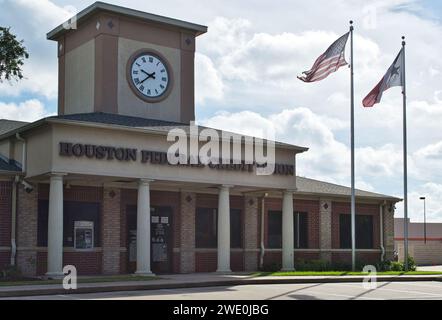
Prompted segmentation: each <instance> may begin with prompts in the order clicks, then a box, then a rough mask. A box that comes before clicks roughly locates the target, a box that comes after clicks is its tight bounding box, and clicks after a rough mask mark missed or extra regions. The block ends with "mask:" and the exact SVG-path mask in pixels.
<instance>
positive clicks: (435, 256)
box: [394, 218, 442, 265]
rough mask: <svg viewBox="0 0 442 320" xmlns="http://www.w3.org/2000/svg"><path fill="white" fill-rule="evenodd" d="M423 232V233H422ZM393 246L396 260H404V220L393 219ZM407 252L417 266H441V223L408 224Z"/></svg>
mask: <svg viewBox="0 0 442 320" xmlns="http://www.w3.org/2000/svg"><path fill="white" fill-rule="evenodd" d="M424 230H425V231H424ZM394 246H395V250H396V252H397V255H398V259H399V260H400V261H403V259H404V218H395V219H394ZM408 252H409V255H410V256H412V257H413V258H414V260H415V261H416V264H418V265H441V264H442V223H435V222H430V223H428V222H427V223H426V224H425V225H424V223H422V222H410V219H408Z"/></svg>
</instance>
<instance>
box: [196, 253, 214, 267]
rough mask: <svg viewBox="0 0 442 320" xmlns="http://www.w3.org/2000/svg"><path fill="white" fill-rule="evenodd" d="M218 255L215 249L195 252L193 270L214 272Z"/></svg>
mask: <svg viewBox="0 0 442 320" xmlns="http://www.w3.org/2000/svg"><path fill="white" fill-rule="evenodd" d="M217 260H218V255H217V252H216V251H211V252H196V253H195V271H196V272H215V271H216V268H217Z"/></svg>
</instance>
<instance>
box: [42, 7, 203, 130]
mask: <svg viewBox="0 0 442 320" xmlns="http://www.w3.org/2000/svg"><path fill="white" fill-rule="evenodd" d="M205 32H207V27H205V26H201V25H197V24H193V23H189V22H185V21H180V20H176V19H171V18H167V17H162V16H158V15H153V14H149V13H145V12H141V11H136V10H131V9H127V8H123V7H119V6H114V5H110V4H106V3H102V2H96V3H94V4H93V5H91V6H90V7H88V8H86V9H85V10H83V11H81V12H80V13H79V14H77V16H76V17H74V18H73V19H71V20H70V21H69V22H66V23H64V24H63V25H60V26H59V27H57V28H55V29H54V30H53V31H51V32H49V33H48V35H47V37H48V39H49V40H53V41H56V42H57V44H58V66H59V83H58V86H59V100H58V113H59V115H65V114H75V113H91V112H105V113H114V114H120V115H128V116H135V117H143V118H150V119H157V120H166V121H174V122H181V123H188V122H190V121H192V120H195V97H194V95H195V93H194V92H195V88H194V83H195V81H194V79H195V76H194V66H195V63H194V59H195V40H196V37H197V36H199V35H201V34H203V33H205Z"/></svg>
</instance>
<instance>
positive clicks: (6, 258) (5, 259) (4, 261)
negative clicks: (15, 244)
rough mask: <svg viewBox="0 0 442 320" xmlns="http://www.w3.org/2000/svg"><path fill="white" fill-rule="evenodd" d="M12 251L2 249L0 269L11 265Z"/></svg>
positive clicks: (0, 252)
mask: <svg viewBox="0 0 442 320" xmlns="http://www.w3.org/2000/svg"><path fill="white" fill-rule="evenodd" d="M10 259H11V256H10V252H6V251H0V270H2V269H3V268H5V267H7V266H9V264H10V262H11V260H10Z"/></svg>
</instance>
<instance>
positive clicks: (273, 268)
mask: <svg viewBox="0 0 442 320" xmlns="http://www.w3.org/2000/svg"><path fill="white" fill-rule="evenodd" d="M280 270H281V264H279V263H276V262H273V263H269V264H265V265H263V266H262V270H261V271H264V272H277V271H280Z"/></svg>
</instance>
